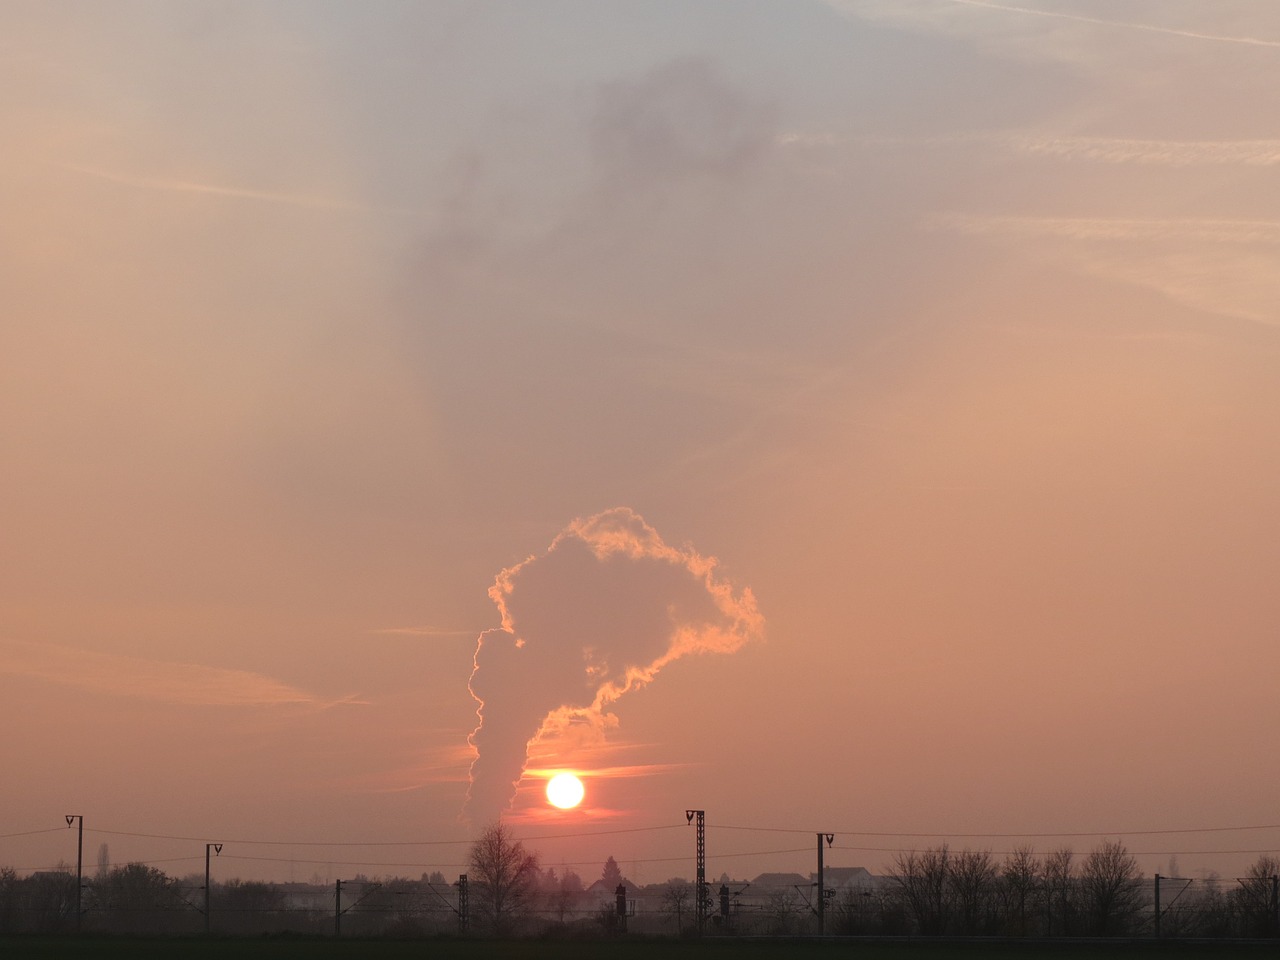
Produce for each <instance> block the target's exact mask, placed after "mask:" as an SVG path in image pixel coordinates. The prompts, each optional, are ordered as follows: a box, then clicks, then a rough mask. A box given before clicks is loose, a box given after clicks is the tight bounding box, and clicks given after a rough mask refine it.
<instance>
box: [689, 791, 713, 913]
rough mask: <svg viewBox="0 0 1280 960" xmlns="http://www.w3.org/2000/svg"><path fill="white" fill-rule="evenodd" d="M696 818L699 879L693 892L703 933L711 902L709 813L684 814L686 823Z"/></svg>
mask: <svg viewBox="0 0 1280 960" xmlns="http://www.w3.org/2000/svg"><path fill="white" fill-rule="evenodd" d="M695 818H697V824H696V826H697V828H698V840H697V862H696V864H695V869H696V871H697V879H696V881H695V889H694V891H693V898H694V916H696V917H697V919H698V933H702V932H703V929H704V928H705V927H706V924H707V901H708V900H710V896H709V894H708V892H707V812H706V811H705V810H686V811H685V812H684V819H685V822H686V823H693V822H694V819H695Z"/></svg>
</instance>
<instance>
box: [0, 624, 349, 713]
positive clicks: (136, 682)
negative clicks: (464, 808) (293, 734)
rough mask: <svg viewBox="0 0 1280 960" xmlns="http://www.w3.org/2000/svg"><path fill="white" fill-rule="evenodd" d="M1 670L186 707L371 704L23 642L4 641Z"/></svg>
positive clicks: (265, 681)
mask: <svg viewBox="0 0 1280 960" xmlns="http://www.w3.org/2000/svg"><path fill="white" fill-rule="evenodd" d="M0 673H2V674H8V675H10V676H16V677H27V678H30V679H34V680H46V681H48V682H50V683H60V684H65V685H67V686H72V687H77V688H79V689H82V690H89V691H91V692H93V693H102V694H107V695H110V696H117V697H132V698H137V699H141V700H152V701H159V702H161V703H170V704H179V705H184V706H200V707H263V706H266V707H275V706H309V707H322V708H327V707H332V706H337V705H339V704H348V703H350V704H356V703H359V704H363V703H365V702H366V701H363V700H359V699H356V698H355V697H353V696H348V697H341V698H339V699H336V700H325V699H322V698H320V697H317V696H316V695H315V694H311V693H307V692H306V691H305V690H300V689H298V688H297V687H291V686H289V685H288V684H284V683H280V682H279V681H278V680H273V679H271V678H270V677H265V676H263V675H262V674H258V673H250V672H248V671H245V670H226V669H223V668H221V667H207V666H203V665H200V664H195V663H174V662H170V661H165V660H150V659H144V658H142V657H127V656H121V655H118V654H110V653H101V652H98V651H94V650H81V649H77V648H75V647H66V646H61V645H58V644H51V643H29V642H25V641H19V640H4V641H0Z"/></svg>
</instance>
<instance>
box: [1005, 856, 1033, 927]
mask: <svg viewBox="0 0 1280 960" xmlns="http://www.w3.org/2000/svg"><path fill="white" fill-rule="evenodd" d="M1040 872H1041V864H1040V861H1039V860H1038V859H1036V855H1035V851H1034V850H1032V848H1031V847H1025V846H1024V847H1015V848H1014V850H1013V852H1012V853H1010V854H1009V855H1008V856H1006V857H1005V859H1004V865H1003V867H1002V868H1001V870H1000V879H1001V881H1002V884H1003V889H1004V895H1005V904H1006V913H1007V915H1008V917H1009V921H1010V926H1011V927H1012V929H1014V930H1015V931H1017V934H1018V936H1020V937H1025V936H1026V935H1027V916H1028V914H1031V915H1034V914H1035V908H1036V894H1037V893H1038V888H1039V886H1040V882H1039V880H1040Z"/></svg>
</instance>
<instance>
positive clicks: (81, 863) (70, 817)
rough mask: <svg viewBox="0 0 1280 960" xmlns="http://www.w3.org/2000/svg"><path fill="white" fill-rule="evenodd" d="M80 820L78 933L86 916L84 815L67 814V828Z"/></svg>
mask: <svg viewBox="0 0 1280 960" xmlns="http://www.w3.org/2000/svg"><path fill="white" fill-rule="evenodd" d="M72 820H77V821H79V830H77V831H76V933H79V932H80V918H81V917H83V916H84V911H83V910H82V909H81V902H82V897H83V894H84V817H82V816H80V814H78V813H69V814H67V829H68V830H69V829H71V821H72Z"/></svg>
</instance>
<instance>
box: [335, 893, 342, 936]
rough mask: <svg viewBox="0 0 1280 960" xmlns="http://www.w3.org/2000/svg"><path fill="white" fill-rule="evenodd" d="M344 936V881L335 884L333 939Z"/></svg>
mask: <svg viewBox="0 0 1280 960" xmlns="http://www.w3.org/2000/svg"><path fill="white" fill-rule="evenodd" d="M341 938H342V881H341V880H338V881H336V882H335V883H334V885H333V939H335V940H339V939H341Z"/></svg>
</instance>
